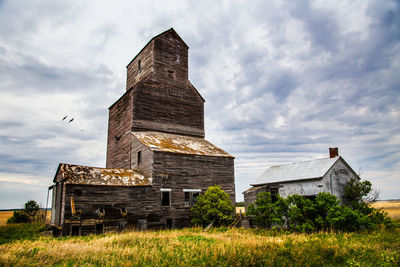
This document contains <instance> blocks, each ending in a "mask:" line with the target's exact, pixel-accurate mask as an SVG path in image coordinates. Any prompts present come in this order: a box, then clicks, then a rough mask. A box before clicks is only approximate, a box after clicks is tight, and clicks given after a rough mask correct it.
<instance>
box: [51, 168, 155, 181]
mask: <svg viewBox="0 0 400 267" xmlns="http://www.w3.org/2000/svg"><path fill="white" fill-rule="evenodd" d="M59 172H61V176H62V178H63V179H62V181H64V182H65V183H66V184H84V185H114V186H146V185H151V182H152V181H151V178H146V177H144V175H143V174H141V173H140V172H139V171H137V170H132V169H106V168H96V167H88V166H81V165H72V164H65V163H61V164H60V165H59V167H58V170H57V174H58V173H59ZM57 174H56V177H57Z"/></svg>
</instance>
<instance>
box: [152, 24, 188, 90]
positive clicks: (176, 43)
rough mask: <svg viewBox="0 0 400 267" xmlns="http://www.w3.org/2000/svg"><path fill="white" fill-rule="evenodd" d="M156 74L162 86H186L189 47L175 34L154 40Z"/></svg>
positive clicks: (168, 34) (169, 33)
mask: <svg viewBox="0 0 400 267" xmlns="http://www.w3.org/2000/svg"><path fill="white" fill-rule="evenodd" d="M154 73H156V74H157V80H158V81H159V82H161V83H162V84H166V85H167V84H171V85H175V84H181V85H182V86H185V85H186V82H187V80H188V47H187V46H186V44H185V43H184V42H183V41H182V40H181V39H180V38H179V36H177V35H176V34H175V33H174V32H168V33H166V34H163V35H162V36H159V37H158V38H155V39H154Z"/></svg>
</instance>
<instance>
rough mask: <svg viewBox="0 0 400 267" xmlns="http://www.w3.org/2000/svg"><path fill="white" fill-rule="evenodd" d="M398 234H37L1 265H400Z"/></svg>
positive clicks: (3, 256) (9, 248)
mask: <svg viewBox="0 0 400 267" xmlns="http://www.w3.org/2000/svg"><path fill="white" fill-rule="evenodd" d="M399 234H400V229H398V228H396V229H390V230H384V229H381V230H376V231H372V232H362V233H315V234H299V233H282V232H271V231H265V230H255V229H225V228H221V229H218V228H217V229H210V231H208V232H203V231H202V230H201V228H189V229H182V230H166V231H154V232H126V233H122V234H115V233H114V234H103V235H99V236H94V235H93V236H87V237H64V238H53V237H35V238H34V239H35V240H34V241H33V240H21V239H20V240H21V241H19V242H12V243H8V244H3V245H0V266H1V265H63V266H64V265H67V266H76V265H88V266H93V265H113V266H116V265H133V266H147V265H152V266H155V265H157V266H182V265H195V266H210V265H218V266H260V265H261V266H262V265H264V266H321V265H324V266H325V265H327V266H343V265H347V266H398V265H399V263H400V252H399V251H400V250H399V248H400V235H399Z"/></svg>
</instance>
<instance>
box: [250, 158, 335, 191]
mask: <svg viewBox="0 0 400 267" xmlns="http://www.w3.org/2000/svg"><path fill="white" fill-rule="evenodd" d="M340 158H341V157H335V158H323V159H316V160H309V161H304V162H297V163H291V164H285V165H278V166H272V167H269V168H268V169H267V170H266V171H265V172H264V173H263V174H262V175H261V176H260V177H258V178H257V179H256V180H255V181H254V183H252V184H251V185H262V184H269V183H279V182H288V181H297V180H307V179H316V178H322V177H323V176H324V175H325V173H327V172H328V170H329V169H330V168H331V167H332V166H333V164H335V162H336V161H337V160H339V159H340Z"/></svg>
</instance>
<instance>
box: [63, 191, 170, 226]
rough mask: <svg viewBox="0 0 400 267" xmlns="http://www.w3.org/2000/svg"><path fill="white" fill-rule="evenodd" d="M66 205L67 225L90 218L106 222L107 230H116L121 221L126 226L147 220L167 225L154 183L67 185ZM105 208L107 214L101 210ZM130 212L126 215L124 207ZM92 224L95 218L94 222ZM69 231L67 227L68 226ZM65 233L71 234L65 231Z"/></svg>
mask: <svg viewBox="0 0 400 267" xmlns="http://www.w3.org/2000/svg"><path fill="white" fill-rule="evenodd" d="M66 187H67V190H66V195H65V197H66V204H65V220H64V222H65V225H64V226H68V225H71V224H85V223H86V224H87V222H90V220H97V223H103V224H104V227H105V228H104V229H105V231H113V230H117V227H118V223H119V222H120V221H126V222H127V225H133V226H137V225H138V220H146V221H147V224H148V225H149V227H150V228H151V227H164V225H165V222H164V221H162V215H163V213H162V211H163V210H162V208H161V196H160V193H159V192H158V190H156V189H154V188H152V187H151V186H94V185H67V186H66ZM71 197H73V198H74V203H75V210H76V211H79V210H81V213H79V212H77V214H76V215H75V216H73V214H72V210H71ZM100 208H102V209H104V210H105V215H104V217H101V216H99V215H98V210H99V209H100ZM123 208H126V209H127V211H128V213H127V215H125V216H123V215H122V214H121V210H120V209H123ZM92 223H93V221H92ZM66 228H67V230H66V231H68V227H66ZM66 234H69V233H68V232H66Z"/></svg>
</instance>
